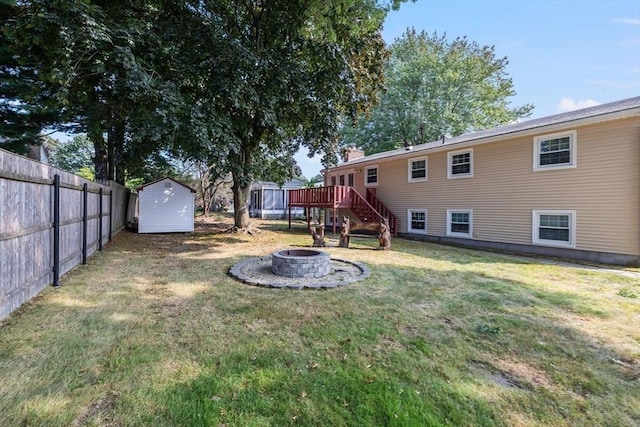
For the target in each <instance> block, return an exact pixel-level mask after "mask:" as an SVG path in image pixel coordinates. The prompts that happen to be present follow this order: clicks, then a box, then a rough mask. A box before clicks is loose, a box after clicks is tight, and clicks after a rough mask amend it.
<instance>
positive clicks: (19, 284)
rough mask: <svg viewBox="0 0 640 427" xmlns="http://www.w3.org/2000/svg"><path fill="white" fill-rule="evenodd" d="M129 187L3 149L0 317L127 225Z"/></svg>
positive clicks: (0, 161) (0, 159)
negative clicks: (91, 177)
mask: <svg viewBox="0 0 640 427" xmlns="http://www.w3.org/2000/svg"><path fill="white" fill-rule="evenodd" d="M128 200H129V190H128V189H126V188H125V187H123V186H122V185H120V184H117V183H115V182H109V183H108V185H100V184H98V183H95V182H91V181H88V180H86V179H83V178H81V177H79V176H76V175H73V174H70V173H68V172H64V171H61V170H59V169H56V168H54V167H52V166H49V165H46V164H43V163H40V162H36V161H34V160H31V159H27V158H25V157H22V156H18V155H16V154H13V153H10V152H8V151H5V150H2V149H0V319H3V318H5V317H7V316H8V315H9V314H10V313H11V312H12V311H13V310H15V309H16V308H18V307H19V306H20V305H21V304H23V303H24V302H26V301H28V300H29V299H31V298H33V297H34V296H36V295H37V294H38V293H39V292H40V291H41V290H42V289H43V288H44V287H46V286H47V285H49V284H53V285H54V286H57V285H58V283H59V279H60V277H61V276H62V275H63V274H65V273H66V272H68V271H69V270H71V269H72V268H73V267H75V266H76V265H78V264H80V263H82V264H85V263H86V262H87V258H88V257H90V256H91V255H92V254H93V253H95V252H96V251H99V250H102V246H103V244H104V243H106V242H107V241H110V240H111V237H112V236H113V235H114V234H115V233H117V232H118V231H120V230H121V229H122V228H124V225H125V221H126V214H127V202H128Z"/></svg>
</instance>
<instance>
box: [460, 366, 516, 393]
mask: <svg viewBox="0 0 640 427" xmlns="http://www.w3.org/2000/svg"><path fill="white" fill-rule="evenodd" d="M468 367H469V370H470V371H471V372H472V373H473V374H474V375H476V376H478V377H480V378H482V379H484V380H486V381H489V382H491V383H494V384H497V385H499V386H502V387H507V388H522V387H521V386H520V384H519V383H518V381H517V380H516V379H515V378H512V377H511V376H510V375H509V373H507V372H503V371H501V370H500V369H497V368H495V367H494V366H491V365H488V364H485V363H483V362H479V361H472V362H471V363H469V364H468Z"/></svg>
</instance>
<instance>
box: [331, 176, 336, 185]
mask: <svg viewBox="0 0 640 427" xmlns="http://www.w3.org/2000/svg"><path fill="white" fill-rule="evenodd" d="M331 185H336V176H335V175H333V176H332V177H331Z"/></svg>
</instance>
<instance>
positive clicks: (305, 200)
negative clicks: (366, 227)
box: [289, 185, 398, 236]
mask: <svg viewBox="0 0 640 427" xmlns="http://www.w3.org/2000/svg"><path fill="white" fill-rule="evenodd" d="M292 206H302V207H307V208H309V207H319V208H331V209H334V210H336V209H339V208H346V209H351V211H352V212H353V214H354V215H355V216H356V217H358V219H359V220H360V221H362V222H363V223H379V222H380V221H381V220H382V219H384V218H386V219H387V220H388V222H389V228H390V232H391V234H392V235H393V236H396V235H397V229H398V220H397V218H396V216H395V215H394V214H393V213H392V212H391V210H390V209H389V208H387V207H386V206H385V205H384V204H383V203H382V202H381V201H380V200H379V199H378V198H377V197H376V195H375V194H374V193H373V192H372V191H370V190H368V189H367V195H366V197H363V196H362V195H361V194H360V193H358V192H357V191H356V189H355V188H353V187H346V186H339V185H334V186H329V187H318V188H301V189H299V190H291V191H289V208H291V207H292ZM289 218H291V215H289ZM334 228H335V224H334ZM334 231H335V230H334Z"/></svg>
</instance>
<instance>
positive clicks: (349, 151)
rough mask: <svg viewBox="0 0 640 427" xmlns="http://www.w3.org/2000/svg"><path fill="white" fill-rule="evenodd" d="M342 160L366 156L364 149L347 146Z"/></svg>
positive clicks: (346, 160) (347, 160)
mask: <svg viewBox="0 0 640 427" xmlns="http://www.w3.org/2000/svg"><path fill="white" fill-rule="evenodd" d="M342 156H343V157H342V160H343V161H344V162H345V163H346V162H349V161H351V160H355V159H359V158H361V157H364V151H362V150H359V149H357V148H356V147H347V148H345V149H344V150H343V152H342Z"/></svg>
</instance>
